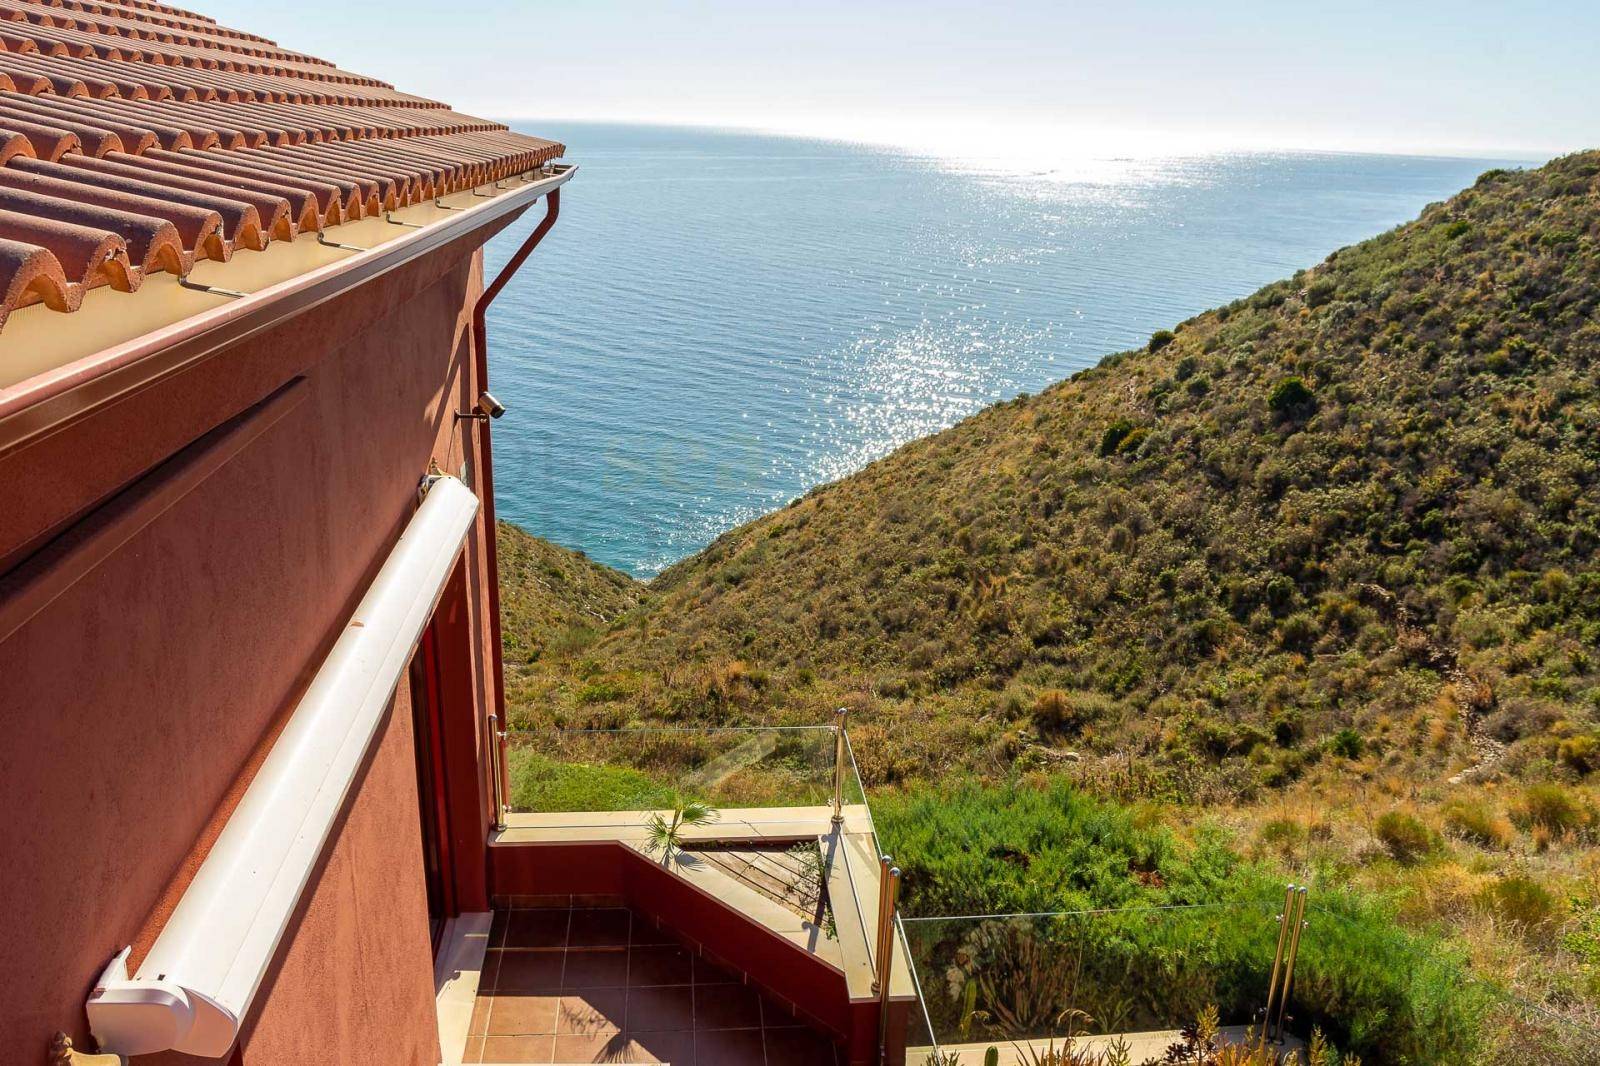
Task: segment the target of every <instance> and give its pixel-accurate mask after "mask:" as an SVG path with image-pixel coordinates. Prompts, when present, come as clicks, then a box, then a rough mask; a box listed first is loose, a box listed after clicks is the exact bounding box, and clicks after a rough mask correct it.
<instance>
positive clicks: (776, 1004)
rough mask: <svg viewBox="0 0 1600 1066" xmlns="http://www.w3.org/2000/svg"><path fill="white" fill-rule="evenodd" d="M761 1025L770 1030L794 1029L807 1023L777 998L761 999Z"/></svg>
mask: <svg viewBox="0 0 1600 1066" xmlns="http://www.w3.org/2000/svg"><path fill="white" fill-rule="evenodd" d="M761 1024H762V1025H763V1026H765V1027H766V1028H768V1029H793V1028H795V1027H796V1026H802V1025H805V1024H806V1023H805V1022H803V1021H801V1020H800V1017H799V1016H798V1015H797V1014H795V1012H794V1009H793V1008H792V1007H790V1006H789V1004H787V1003H785V1002H784V1001H783V1000H781V999H778V998H777V997H776V996H766V995H764V996H762V997H761Z"/></svg>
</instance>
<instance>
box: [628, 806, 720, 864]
mask: <svg viewBox="0 0 1600 1066" xmlns="http://www.w3.org/2000/svg"><path fill="white" fill-rule="evenodd" d="M716 818H717V810H716V808H715V807H713V806H711V804H709V803H707V802H705V801H704V800H697V799H685V798H684V797H682V796H674V797H673V804H672V808H671V810H669V811H668V812H667V813H666V814H662V813H661V812H659V811H657V812H656V813H655V814H652V815H651V816H650V821H649V822H648V823H646V825H645V843H644V849H645V851H646V852H648V853H649V854H650V855H659V856H660V857H661V861H662V863H667V862H670V861H671V859H672V857H673V856H674V855H676V854H677V853H678V852H680V851H682V850H683V830H684V828H685V827H686V826H691V825H705V824H707V823H708V822H713V821H715V820H716Z"/></svg>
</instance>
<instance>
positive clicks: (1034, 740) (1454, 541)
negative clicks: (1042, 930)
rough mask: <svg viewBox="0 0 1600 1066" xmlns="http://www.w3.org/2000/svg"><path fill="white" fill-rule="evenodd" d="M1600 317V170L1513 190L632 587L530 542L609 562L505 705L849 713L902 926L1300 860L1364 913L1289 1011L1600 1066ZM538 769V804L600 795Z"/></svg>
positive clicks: (527, 647) (1165, 989) (1192, 890)
mask: <svg viewBox="0 0 1600 1066" xmlns="http://www.w3.org/2000/svg"><path fill="white" fill-rule="evenodd" d="M1597 313H1600V153H1585V154H1582V155H1576V156H1572V157H1569V158H1566V159H1562V160H1558V161H1557V162H1555V163H1552V164H1550V165H1549V166H1547V167H1544V168H1542V169H1540V170H1537V171H1532V172H1526V173H1507V172H1491V173H1488V174H1485V175H1484V176H1483V177H1482V178H1481V179H1480V180H1479V181H1478V182H1477V184H1476V185H1475V186H1474V187H1473V188H1471V189H1469V190H1466V191H1465V192H1463V193H1461V194H1460V195H1458V196H1457V197H1455V198H1453V199H1452V200H1450V201H1449V202H1447V203H1444V204H1438V205H1434V206H1432V207H1430V208H1428V209H1427V210H1426V211H1424V212H1423V214H1422V217H1421V218H1419V219H1418V220H1417V221H1415V222H1412V223H1410V224H1408V225H1405V226H1402V227H1400V228H1398V229H1396V230H1394V231H1392V232H1390V233H1387V234H1385V235H1383V236H1381V237H1378V238H1375V239H1373V240H1370V241H1367V242H1365V243H1363V244H1361V245H1358V246H1355V247H1353V248H1347V249H1344V250H1342V251H1340V252H1338V253H1337V254H1335V255H1333V256H1330V257H1329V258H1328V260H1327V261H1326V262H1324V263H1322V264H1320V265H1319V266H1317V267H1316V268H1314V269H1312V270H1308V271H1305V272H1303V273H1301V274H1298V275H1296V276H1295V277H1294V278H1292V279H1289V280H1287V281H1284V282H1280V283H1278V284H1275V285H1271V286H1268V287H1267V288H1265V289H1263V290H1261V291H1260V292H1258V293H1256V294H1255V295H1253V296H1250V297H1249V298H1247V299H1243V300H1240V301H1238V302H1236V303H1233V304H1230V305H1229V306H1227V307H1223V308H1219V309H1217V310H1215V311H1211V312H1208V313H1206V314H1203V315H1200V316H1198V317H1196V318H1194V319H1192V320H1190V321H1188V322H1185V323H1182V324H1181V325H1179V326H1178V327H1177V328H1176V329H1175V330H1173V331H1170V332H1169V331H1161V332H1158V333H1156V334H1155V335H1154V336H1152V337H1151V338H1150V342H1149V344H1148V345H1147V346H1146V347H1145V348H1144V349H1142V350H1139V351H1133V352H1125V353H1122V354H1120V355H1113V356H1111V357H1109V358H1107V359H1106V360H1104V361H1103V362H1102V363H1101V364H1100V365H1099V366H1098V367H1096V368H1094V369H1092V370H1088V371H1085V372H1083V373H1080V374H1078V375H1076V376H1074V377H1073V378H1072V379H1071V380H1069V381H1065V382H1062V383H1060V384H1058V385H1055V386H1053V387H1051V388H1050V389H1048V390H1046V391H1045V392H1044V393H1043V394H1041V395H1039V396H1035V397H1024V398H1021V399H1018V400H1016V401H1013V402H1010V403H1005V404H1000V405H998V406H996V407H993V408H991V409H989V410H986V411H984V412H982V413H981V414H978V415H976V416H974V417H973V418H970V419H968V420H967V421H965V422H963V423H961V424H960V425H958V426H955V427H954V428H952V429H950V430H948V431H946V432H944V433H940V434H937V435H935V436H933V437H929V438H927V439H925V440H921V441H918V442H916V443H913V444H911V445H908V446H906V447H905V448H902V449H901V450H899V451H898V452H896V453H895V454H893V455H891V456H889V457H888V458H886V459H884V460H882V461H881V462H878V463H875V464H873V465H872V466H870V467H868V468H867V469H866V470H863V471H862V472H861V473H859V474H857V475H855V476H853V477H849V478H846V479H844V480H843V481H840V482H838V483H836V484H832V485H827V486H823V487H821V488H819V489H817V490H815V491H813V492H811V493H809V494H808V495H807V496H806V497H805V498H804V499H801V500H798V501H796V502H795V503H793V504H791V505H790V506H788V507H786V508H784V509H783V510H781V511H778V512H776V513H774V514H771V515H768V516H767V517H765V518H762V519H760V520H758V521H756V522H752V523H750V524H749V525H746V526H743V527H741V528H739V529H736V530H733V531H732V532H730V533H728V534H726V535H725V536H723V537H721V538H719V539H718V540H717V541H716V542H715V543H714V544H712V545H711V546H710V547H708V548H707V549H706V550H705V551H704V552H702V553H700V554H699V555H697V556H695V557H693V558H691V559H688V560H685V561H684V562H682V563H680V564H679V565H677V566H675V567H673V568H672V569H670V570H668V571H667V572H666V573H664V574H662V575H661V576H660V577H659V578H657V579H656V580H655V581H654V582H652V583H651V584H650V585H648V586H643V587H639V586H632V585H629V584H628V583H626V580H625V579H622V578H621V577H620V575H607V574H606V573H604V572H602V571H597V570H595V568H594V567H593V565H592V564H588V563H587V561H581V562H580V561H579V560H576V559H574V558H572V557H571V556H569V555H567V554H566V553H559V552H556V554H555V555H553V556H551V555H549V554H548V553H549V551H550V550H548V549H545V551H546V555H545V556H543V558H546V559H548V560H553V561H552V562H551V563H550V565H554V566H557V567H558V568H563V569H564V571H566V572H568V573H569V574H570V575H581V577H578V576H569V578H568V582H569V585H564V586H557V585H554V584H550V583H546V585H545V586H544V588H543V589H542V590H541V592H540V593H539V595H538V596H536V597H535V600H536V601H537V603H538V604H540V606H536V607H535V608H533V609H531V611H530V613H529V616H530V617H532V618H535V619H536V620H537V624H536V626H535V628H533V629H530V630H529V632H528V633H527V634H526V635H524V634H523V633H522V632H521V631H520V630H518V632H517V634H516V635H515V636H510V635H508V641H512V640H515V641H516V642H517V643H516V654H510V653H508V664H510V667H509V672H511V673H512V674H513V686H512V692H513V701H512V702H513V708H512V720H513V723H514V724H516V725H520V726H524V727H527V726H535V725H549V724H555V725H562V726H599V727H612V726H621V725H626V724H632V723H644V722H670V723H675V724H695V723H718V724H725V723H746V722H775V723H818V722H824V721H827V720H828V719H829V715H830V712H831V711H832V709H833V708H834V707H836V706H839V705H841V704H846V705H849V706H850V707H851V708H852V709H853V710H854V711H855V712H856V714H855V717H854V724H853V725H852V729H851V735H852V739H853V746H854V750H855V752H856V754H857V756H858V758H859V761H860V765H861V769H862V772H863V775H864V776H865V777H866V778H867V779H868V782H867V783H868V785H869V787H871V788H872V789H873V795H874V811H875V815H876V818H877V821H878V825H879V828H880V830H882V831H883V832H884V834H885V836H886V838H887V839H888V840H889V842H890V843H889V845H888V846H890V847H892V848H893V849H894V853H895V857H896V860H897V862H898V863H899V864H900V865H901V866H902V868H903V869H905V871H906V888H905V896H904V904H905V906H906V908H907V909H908V911H909V912H911V913H913V914H917V913H921V914H924V915H926V914H950V913H958V914H959V913H967V914H989V913H999V912H1036V911H1052V910H1055V911H1059V910H1076V909H1081V908H1087V907H1105V906H1128V905H1138V906H1151V905H1156V906H1159V905H1165V904H1191V903H1203V904H1208V905H1210V904H1217V903H1228V902H1238V901H1241V900H1245V899H1255V898H1258V897H1259V896H1260V894H1261V893H1262V892H1267V893H1270V892H1271V891H1272V890H1273V888H1272V886H1274V885H1277V884H1281V883H1282V881H1283V880H1287V879H1293V880H1295V881H1298V882H1301V883H1309V884H1311V885H1312V886H1313V895H1314V897H1315V898H1316V899H1317V900H1318V901H1319V903H1318V904H1317V905H1318V906H1319V907H1324V908H1327V907H1333V908H1337V909H1339V910H1340V912H1341V915H1340V917H1338V918H1337V919H1335V918H1334V917H1331V916H1330V915H1329V913H1328V911H1326V910H1324V911H1320V912H1319V914H1320V917H1319V918H1318V921H1319V922H1322V923H1327V922H1332V921H1336V920H1337V922H1339V923H1342V924H1339V925H1338V926H1337V928H1338V929H1339V934H1338V937H1337V938H1336V942H1337V944H1338V945H1339V946H1338V949H1337V951H1335V952H1334V953H1333V954H1330V955H1328V956H1326V957H1323V958H1322V959H1321V961H1319V962H1317V963H1315V964H1314V965H1315V966H1316V967H1318V968H1319V969H1318V972H1317V974H1316V976H1315V978H1314V980H1311V981H1309V982H1308V983H1306V984H1305V985H1303V986H1297V993H1296V994H1297V997H1303V998H1301V999H1297V1003H1296V1006H1295V1010H1296V1011H1297V1012H1299V1016H1300V1017H1301V1018H1302V1019H1307V1020H1314V1021H1316V1022H1317V1023H1318V1024H1321V1025H1322V1026H1324V1028H1325V1029H1326V1030H1327V1031H1328V1032H1329V1033H1330V1034H1332V1035H1333V1036H1334V1038H1335V1039H1336V1040H1337V1041H1338V1042H1339V1043H1340V1045H1341V1046H1342V1047H1344V1048H1347V1049H1354V1050H1357V1051H1359V1052H1360V1053H1361V1055H1362V1056H1363V1058H1364V1059H1365V1061H1367V1062H1369V1063H1423V1062H1428V1063H1436V1062H1452V1063H1455V1062H1460V1063H1469V1062H1471V1063H1479V1062H1482V1063H1489V1062H1494V1063H1499V1062H1507V1061H1522V1060H1527V1061H1540V1062H1551V1063H1580V1062H1584V1063H1586V1062H1593V1061H1594V1059H1593V1050H1594V1048H1595V1047H1596V1046H1600V319H1597ZM530 543H531V542H530ZM536 569H537V567H529V568H525V572H532V571H533V570H536ZM517 580H518V579H516V578H515V577H512V576H511V575H510V574H509V572H508V575H507V581H508V584H514V583H515V582H516V581H517ZM569 586H570V587H574V588H583V589H587V590H589V591H587V592H585V593H584V594H583V595H584V597H585V598H584V603H585V607H584V609H582V610H570V609H567V608H565V607H561V606H558V605H557V604H556V601H551V600H550V599H549V596H550V595H551V594H556V596H557V600H558V601H559V599H560V589H562V588H565V587H569ZM514 628H517V627H513V626H511V625H510V624H508V634H511V631H512V629H514ZM541 745H543V746H542V747H541ZM548 746H549V742H548V739H546V740H543V741H539V742H535V743H533V744H532V745H531V746H530V747H529V748H528V749H527V750H526V751H524V752H522V753H521V757H522V761H521V762H520V763H514V767H513V770H514V773H516V774H517V776H518V785H517V787H518V790H519V791H518V794H519V795H526V796H548V795H551V794H552V793H553V792H554V793H559V794H562V795H576V794H583V795H600V794H606V793H608V791H614V789H613V788H612V786H611V784H610V783H609V782H610V781H611V779H610V778H606V777H597V776H596V775H597V774H615V773H617V772H618V769H617V768H615V767H608V768H597V767H593V766H588V765H577V764H574V765H567V764H564V763H562V762H561V760H560V759H559V758H552V757H547V756H544V755H541V754H539V753H540V752H543V751H544V750H545V749H546V748H547V747H548ZM636 761H637V760H636ZM661 769H663V768H662V767H658V766H654V765H643V764H641V765H638V766H630V767H626V768H623V769H622V771H621V772H623V773H626V774H631V775H634V776H636V777H639V778H640V781H642V782H643V783H645V784H649V783H651V781H652V780H653V779H651V778H650V777H649V775H650V774H652V773H656V772H657V771H660V770H661ZM562 773H568V774H570V776H571V780H568V779H567V778H565V777H562V776H561V774H562ZM541 775H542V776H541ZM630 780H631V778H630ZM552 782H554V783H553V784H552ZM597 782H598V783H597ZM579 786H582V787H584V788H587V789H588V792H586V793H579V792H576V791H573V790H576V789H578V788H579ZM563 790H565V791H564V792H563ZM1325 927H1326V926H1325V925H1324V926H1323V928H1325ZM1213 946H1214V945H1213ZM1194 947H1195V945H1194V944H1193V943H1187V942H1186V943H1185V944H1183V945H1181V950H1184V951H1187V950H1191V949H1193V948H1194ZM1131 950H1133V956H1132V957H1133V958H1134V960H1135V961H1134V962H1132V963H1128V964H1127V965H1126V966H1125V967H1124V970H1125V971H1126V972H1128V973H1134V972H1137V973H1139V974H1141V975H1144V976H1148V977H1150V980H1151V982H1153V983H1152V985H1151V987H1150V988H1149V989H1147V990H1146V991H1147V992H1148V994H1149V996H1150V997H1151V998H1152V1000H1153V1001H1154V1002H1158V1003H1174V1002H1187V1000H1184V999H1183V997H1184V996H1191V997H1192V996H1194V995H1203V996H1209V997H1210V998H1212V999H1213V1001H1217V1000H1223V999H1225V998H1226V997H1225V995H1224V994H1223V991H1222V990H1212V991H1209V992H1204V993H1197V992H1196V991H1195V989H1194V988H1193V987H1190V986H1189V985H1188V984H1186V983H1185V982H1184V981H1181V980H1176V979H1174V978H1172V977H1171V973H1170V972H1169V970H1168V969H1167V968H1166V967H1167V964H1168V961H1169V959H1168V955H1167V954H1163V953H1164V952H1167V951H1168V950H1169V947H1163V946H1161V945H1154V944H1152V945H1146V946H1145V947H1141V948H1136V949H1131ZM1330 950H1332V949H1330ZM1341 953H1342V954H1341ZM1224 969H1225V967H1221V968H1218V967H1212V968H1211V970H1208V971H1207V972H1212V971H1214V972H1216V973H1220V972H1223V970H1224ZM1468 974H1474V975H1477V976H1479V977H1485V978H1487V979H1488V980H1487V981H1486V982H1473V981H1469V980H1468V979H1467V975H1468ZM1163 975H1165V976H1163ZM1257 976H1259V975H1257ZM1254 980H1255V979H1254V977H1252V981H1254ZM1258 984H1259V981H1255V983H1254V984H1251V985H1250V986H1249V988H1250V989H1254V988H1255V987H1256V986H1257V985H1258ZM1116 990H1119V991H1126V989H1122V988H1121V987H1120V986H1116ZM1254 994H1255V993H1254V992H1253V991H1249V993H1248V995H1247V996H1246V997H1245V998H1246V999H1248V998H1249V996H1250V995H1254ZM1524 1001H1530V1002H1532V1003H1535V1004H1537V1005H1536V1006H1527V1005H1525V1003H1524ZM946 1006H948V1004H947V1005H946ZM1558 1045H1559V1047H1558Z"/></svg>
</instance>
